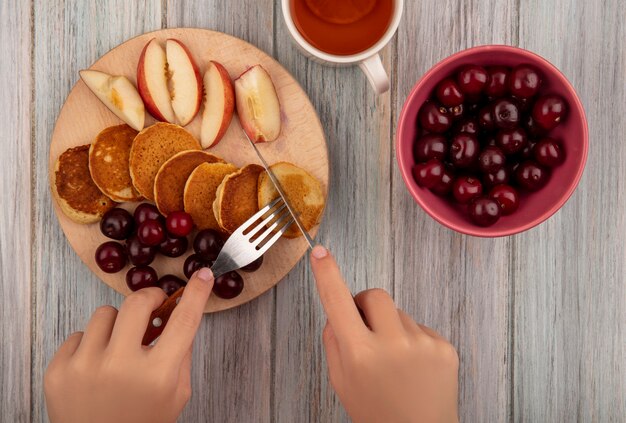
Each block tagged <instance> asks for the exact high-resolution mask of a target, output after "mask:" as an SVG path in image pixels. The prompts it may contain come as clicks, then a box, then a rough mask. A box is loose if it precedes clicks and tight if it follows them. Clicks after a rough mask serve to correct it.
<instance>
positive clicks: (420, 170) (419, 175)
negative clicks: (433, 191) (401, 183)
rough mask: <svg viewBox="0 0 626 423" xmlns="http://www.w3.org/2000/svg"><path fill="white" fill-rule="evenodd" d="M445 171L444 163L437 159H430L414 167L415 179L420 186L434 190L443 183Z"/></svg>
mask: <svg viewBox="0 0 626 423" xmlns="http://www.w3.org/2000/svg"><path fill="white" fill-rule="evenodd" d="M443 170H444V168H443V163H441V162H440V161H439V160H437V159H430V160H429V161H427V162H426V163H418V164H416V165H415V166H414V167H413V178H415V182H417V184H418V185H419V186H421V187H424V188H432V187H434V186H435V185H437V184H438V183H439V182H440V181H441V177H442V175H443Z"/></svg>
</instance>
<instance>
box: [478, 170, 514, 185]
mask: <svg viewBox="0 0 626 423" xmlns="http://www.w3.org/2000/svg"><path fill="white" fill-rule="evenodd" d="M510 174H511V173H510V170H509V169H508V168H507V167H503V168H500V169H498V170H497V171H495V172H493V173H485V175H484V176H483V184H484V185H485V188H487V189H490V188H492V187H494V186H496V185H500V184H508V183H509V179H510Z"/></svg>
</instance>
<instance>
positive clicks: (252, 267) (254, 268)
mask: <svg viewBox="0 0 626 423" xmlns="http://www.w3.org/2000/svg"><path fill="white" fill-rule="evenodd" d="M262 264H263V256H261V257H259V258H258V259H256V260H254V261H253V262H252V263H250V264H249V265H247V266H244V267H242V268H241V270H243V271H244V272H256V271H257V270H259V268H260V267H261V265H262Z"/></svg>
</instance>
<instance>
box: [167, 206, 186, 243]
mask: <svg viewBox="0 0 626 423" xmlns="http://www.w3.org/2000/svg"><path fill="white" fill-rule="evenodd" d="M165 227H166V228H167V231H168V232H169V233H170V234H172V235H174V236H176V237H179V238H181V237H184V236H187V235H189V234H190V233H191V230H192V229H193V219H192V218H191V215H190V214H189V213H185V212H184V211H174V212H171V213H170V214H168V215H167V219H166V220H165Z"/></svg>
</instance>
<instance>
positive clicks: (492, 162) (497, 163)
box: [478, 146, 506, 173]
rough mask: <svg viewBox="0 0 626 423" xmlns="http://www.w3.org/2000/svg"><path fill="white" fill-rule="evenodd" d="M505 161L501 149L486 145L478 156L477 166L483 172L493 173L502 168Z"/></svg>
mask: <svg viewBox="0 0 626 423" xmlns="http://www.w3.org/2000/svg"><path fill="white" fill-rule="evenodd" d="M505 161H506V158H505V157H504V153H503V152H502V150H500V149H499V148H498V147H491V146H488V147H486V148H485V149H483V151H482V152H481V153H480V155H479V156H478V168H479V169H480V170H481V171H483V172H485V173H493V172H496V171H498V170H499V169H500V168H502V167H503V166H504V162H505Z"/></svg>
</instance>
